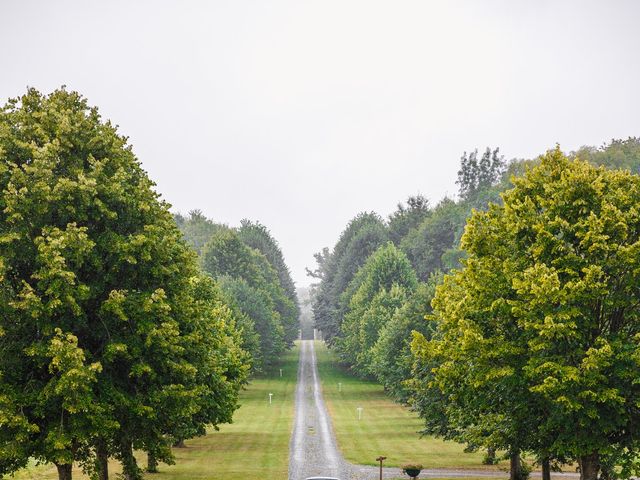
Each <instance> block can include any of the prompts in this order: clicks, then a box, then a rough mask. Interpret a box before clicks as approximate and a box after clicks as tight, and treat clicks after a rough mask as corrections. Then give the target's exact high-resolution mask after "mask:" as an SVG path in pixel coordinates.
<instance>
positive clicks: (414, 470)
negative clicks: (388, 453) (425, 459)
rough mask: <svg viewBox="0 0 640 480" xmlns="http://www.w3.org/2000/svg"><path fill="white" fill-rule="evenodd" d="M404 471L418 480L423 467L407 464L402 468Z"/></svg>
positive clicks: (417, 464) (416, 464)
mask: <svg viewBox="0 0 640 480" xmlns="http://www.w3.org/2000/svg"><path fill="white" fill-rule="evenodd" d="M402 471H403V472H404V473H406V474H407V475H409V476H410V477H411V478H418V475H420V472H421V471H422V465H420V464H419V463H407V464H406V465H403V466H402Z"/></svg>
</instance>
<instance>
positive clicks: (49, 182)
mask: <svg viewBox="0 0 640 480" xmlns="http://www.w3.org/2000/svg"><path fill="white" fill-rule="evenodd" d="M153 187H154V185H153V183H152V182H151V180H150V179H149V178H148V176H147V175H146V173H145V172H144V170H143V169H142V167H141V165H140V163H139V161H138V160H137V159H136V157H135V156H134V154H133V152H132V150H131V146H130V145H128V144H127V140H126V138H125V137H123V136H121V135H120V134H118V132H117V130H116V128H115V127H114V126H113V125H111V124H110V123H109V122H104V121H103V120H102V119H101V117H100V115H99V113H98V111H97V109H96V108H90V107H89V106H88V104H87V102H86V100H85V99H84V98H82V97H81V96H80V95H79V94H77V93H75V92H68V91H66V90H64V89H60V90H56V91H55V92H53V93H51V94H50V95H42V94H41V93H39V92H38V91H36V90H34V89H30V90H29V91H28V92H27V93H26V94H25V95H23V96H22V97H21V98H19V99H14V100H10V101H9V102H8V103H7V105H6V106H4V107H3V108H2V109H1V110H0V474H4V473H8V472H12V471H14V470H16V469H17V468H19V467H20V466H22V465H24V464H25V463H26V462H27V461H28V459H29V458H35V459H36V460H37V461H44V462H52V463H54V464H56V466H57V468H58V474H59V477H60V478H61V479H70V478H71V472H72V463H73V462H75V461H79V462H81V463H82V464H83V466H84V467H85V470H87V471H91V472H92V473H94V474H95V475H97V476H99V478H101V479H106V478H107V472H106V465H107V458H108V456H114V457H116V458H118V459H119V460H121V462H122V463H123V467H124V468H123V470H124V476H125V478H127V479H128V480H131V479H136V478H140V476H141V469H140V468H139V467H138V465H137V464H136V462H135V458H134V456H133V449H134V448H139V449H142V450H145V451H148V452H150V453H152V454H154V455H155V456H156V458H159V459H162V460H166V461H170V460H171V454H170V451H169V450H168V442H170V441H171V439H172V438H173V437H181V436H184V435H187V434H188V435H191V434H196V433H200V432H202V431H203V429H204V426H205V425H207V424H217V423H219V422H223V421H229V420H230V418H231V414H232V412H233V410H234V409H235V408H236V399H237V394H238V389H239V387H240V384H241V383H242V382H243V380H244V378H245V376H246V372H245V370H246V368H245V367H244V354H243V352H241V351H240V350H239V349H238V348H237V344H236V334H235V333H234V332H233V331H234V329H235V327H234V325H233V319H231V318H229V315H228V311H227V309H225V308H224V306H223V305H222V303H221V299H220V297H219V296H218V294H217V291H216V289H215V288H214V286H213V285H211V284H209V283H208V282H209V280H206V279H203V278H201V276H200V275H201V274H200V271H199V269H198V266H197V263H196V257H195V254H194V253H193V252H192V251H191V250H190V249H189V248H188V247H187V246H186V244H185V243H184V242H183V240H182V238H181V234H180V232H179V231H178V229H177V227H176V225H175V222H174V221H173V218H172V215H171V214H170V212H169V207H168V205H167V204H166V203H164V202H163V201H161V200H160V199H159V196H158V194H157V193H156V192H155V191H154V188H153Z"/></svg>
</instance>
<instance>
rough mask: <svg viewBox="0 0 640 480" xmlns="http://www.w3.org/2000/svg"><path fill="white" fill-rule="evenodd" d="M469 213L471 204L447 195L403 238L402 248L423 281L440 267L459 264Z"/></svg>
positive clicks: (445, 268)
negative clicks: (459, 249) (460, 244)
mask: <svg viewBox="0 0 640 480" xmlns="http://www.w3.org/2000/svg"><path fill="white" fill-rule="evenodd" d="M468 213H469V207H468V206H467V205H465V204H464V203H456V202H455V201H453V200H450V199H447V198H445V199H444V200H442V201H441V202H440V203H439V204H438V205H437V206H436V208H434V209H433V211H432V212H431V215H430V216H429V217H427V218H426V220H424V222H423V223H422V224H420V226H419V227H418V228H416V229H414V230H412V231H411V232H410V233H409V234H408V235H407V236H406V237H405V238H404V239H403V241H402V243H401V245H400V248H401V249H402V250H403V251H404V252H405V253H406V255H407V257H408V258H409V260H411V264H412V265H413V267H414V269H415V270H416V273H417V274H418V277H419V278H420V279H421V280H422V281H427V279H428V278H429V276H430V275H431V274H432V273H434V272H436V271H438V270H442V271H446V270H448V269H449V268H451V267H455V266H457V262H458V259H459V258H460V257H461V255H460V254H459V253H457V250H458V249H457V245H458V242H459V239H460V237H461V235H462V231H463V229H464V224H465V221H466V218H467V215H468Z"/></svg>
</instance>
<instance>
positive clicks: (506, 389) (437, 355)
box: [309, 139, 640, 479]
mask: <svg viewBox="0 0 640 480" xmlns="http://www.w3.org/2000/svg"><path fill="white" fill-rule="evenodd" d="M585 152H587V153H589V155H586V153H585ZM621 152H622V153H621ZM578 155H585V156H586V158H587V160H589V162H591V163H587V162H585V161H580V160H576V157H577V156H578ZM611 159H613V160H611ZM592 164H601V165H606V166H607V167H613V168H617V167H619V166H623V167H625V168H628V167H631V168H635V169H637V167H638V166H639V165H640V141H639V140H638V139H628V140H626V141H613V142H612V143H611V144H609V145H607V146H605V147H602V148H600V149H589V148H583V149H581V150H580V152H578V153H574V154H571V155H570V156H569V157H566V156H564V155H563V154H562V153H561V152H560V151H559V150H558V149H556V150H554V151H551V152H549V153H548V154H547V155H545V156H543V157H541V158H538V159H536V160H534V161H512V162H511V163H510V164H509V165H507V164H506V163H505V162H504V161H503V159H502V158H501V157H499V155H498V151H497V150H490V149H487V150H486V152H485V153H484V154H483V155H482V157H481V158H478V154H477V153H476V152H473V153H472V154H470V155H466V154H465V155H464V156H463V157H462V162H461V169H460V172H459V175H458V184H459V187H460V192H459V199H458V200H457V201H453V200H449V199H445V200H443V201H442V202H441V203H440V204H438V205H437V206H436V207H435V208H433V209H431V208H429V205H428V203H427V202H426V201H425V200H424V199H423V198H421V197H412V198H410V200H409V202H408V203H407V205H406V206H405V205H400V206H399V208H398V210H397V211H396V212H394V213H393V214H392V215H391V216H390V217H389V219H388V220H387V221H384V220H383V219H382V218H380V217H379V216H377V215H376V214H374V213H364V214H360V215H358V216H357V217H356V218H355V219H354V220H352V221H351V222H350V223H349V225H348V226H347V228H346V229H345V231H344V232H343V234H342V235H341V237H340V239H339V241H338V243H337V244H336V246H335V247H334V249H333V250H332V251H329V250H328V249H325V250H324V251H323V252H321V253H320V254H318V255H317V256H316V259H317V260H318V268H317V270H315V271H314V272H309V273H310V274H311V275H313V276H314V277H316V278H319V279H320V283H319V285H318V286H317V288H316V292H315V301H314V314H315V322H316V327H318V328H320V329H322V330H323V332H324V333H325V337H326V338H327V339H328V342H329V343H330V345H331V346H332V347H333V348H334V350H335V351H336V352H337V354H338V356H339V358H340V359H341V361H342V362H343V363H344V364H345V365H347V366H348V367H350V368H351V369H352V370H353V371H354V373H356V374H358V375H366V376H370V377H374V378H376V379H377V380H378V381H380V382H381V383H382V384H383V385H384V386H385V388H386V389H387V391H388V392H390V394H391V395H393V396H394V398H396V399H397V400H399V401H402V402H407V403H409V404H410V405H412V407H413V408H415V409H416V410H417V411H418V412H419V413H420V415H421V416H422V417H423V418H424V420H425V430H424V433H428V434H432V435H437V436H441V437H444V438H447V439H453V440H456V441H459V442H463V443H466V444H467V446H468V447H469V448H471V449H477V448H481V447H482V448H486V449H487V451H488V456H487V461H489V462H492V461H494V456H495V452H496V450H500V451H505V452H507V454H508V456H509V458H510V459H511V471H512V478H514V479H520V478H524V477H525V476H526V474H527V471H526V465H524V466H523V464H522V462H521V457H522V455H523V454H524V453H525V452H526V453H532V454H534V455H535V456H536V458H537V459H538V461H539V462H540V464H541V465H542V466H543V473H544V474H545V477H546V478H548V476H549V472H550V470H551V468H553V466H554V465H558V464H560V463H564V462H569V461H577V462H578V463H579V465H580V468H581V472H582V476H583V477H584V478H595V475H597V473H598V472H602V474H603V476H608V477H613V476H615V475H621V474H624V475H628V474H629V472H633V471H635V470H634V468H635V461H636V455H637V452H638V445H637V443H636V440H635V434H634V431H635V426H636V425H637V422H638V420H639V419H640V417H638V411H639V410H638V404H637V402H636V401H635V400H634V398H636V396H637V392H636V390H637V386H636V385H637V376H638V375H637V373H638V372H639V371H640V370H639V369H638V367H639V366H640V365H638V361H639V360H640V357H639V356H638V354H637V346H638V342H639V341H640V334H639V332H638V330H639V329H640V324H639V323H638V318H637V315H638V305H639V304H640V302H638V295H640V291H638V289H637V285H639V283H638V281H637V280H638V279H637V275H638V271H640V270H638V269H637V267H636V266H635V265H636V263H637V253H638V248H640V243H639V242H638V235H639V234H640V228H639V224H638V215H639V213H638V212H639V211H640V209H639V205H640V197H639V196H638V176H636V175H633V174H631V173H630V172H628V171H622V170H610V169H609V170H607V169H604V168H600V169H598V168H596V167H594V166H593V165H592ZM467 219H469V221H468V222H467ZM465 224H466V228H465ZM463 232H465V233H464V235H463ZM433 309H435V310H433Z"/></svg>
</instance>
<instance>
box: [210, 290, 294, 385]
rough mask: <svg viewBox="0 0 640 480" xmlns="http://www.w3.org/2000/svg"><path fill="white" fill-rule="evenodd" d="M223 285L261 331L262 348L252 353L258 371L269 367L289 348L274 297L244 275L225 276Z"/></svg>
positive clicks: (238, 306) (235, 302)
mask: <svg viewBox="0 0 640 480" xmlns="http://www.w3.org/2000/svg"><path fill="white" fill-rule="evenodd" d="M220 285H221V287H222V289H223V290H224V292H225V293H226V294H227V296H228V298H229V299H230V301H231V302H233V305H234V307H235V308H237V309H239V310H240V311H241V312H242V314H243V315H245V316H246V317H247V318H248V319H250V320H251V327H252V330H253V331H254V332H255V333H256V334H257V338H258V346H259V350H258V351H255V350H254V351H253V352H252V353H253V356H254V371H255V372H257V373H259V372H263V371H265V370H268V369H269V368H271V367H272V366H273V365H274V364H275V362H277V359H278V358H279V357H280V355H282V353H283V352H284V351H285V349H286V344H285V340H284V329H283V327H282V324H281V323H280V316H279V314H278V312H276V311H275V310H274V306H273V302H272V300H271V298H269V295H268V294H267V292H265V291H264V290H259V289H257V288H255V287H252V286H251V285H250V284H249V283H248V282H247V281H246V280H244V279H242V278H233V277H221V278H220Z"/></svg>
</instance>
